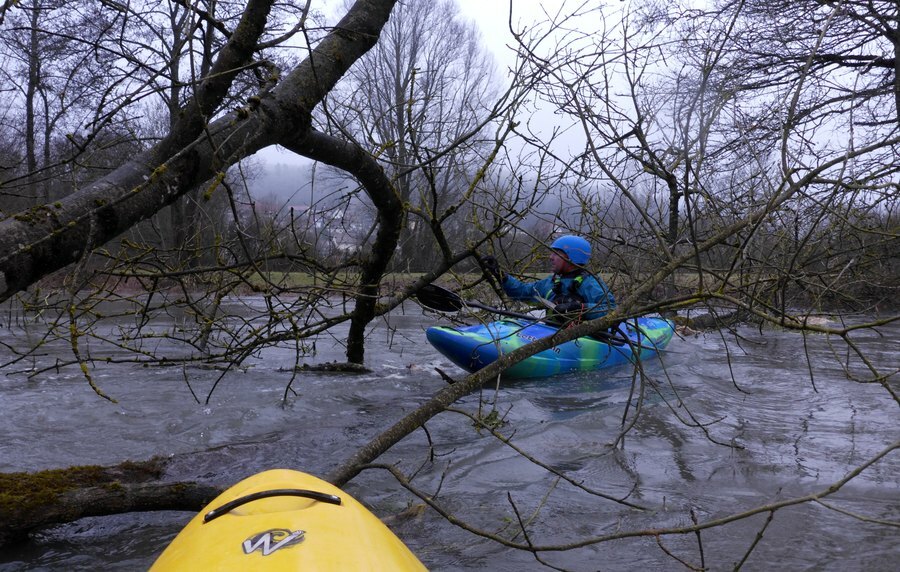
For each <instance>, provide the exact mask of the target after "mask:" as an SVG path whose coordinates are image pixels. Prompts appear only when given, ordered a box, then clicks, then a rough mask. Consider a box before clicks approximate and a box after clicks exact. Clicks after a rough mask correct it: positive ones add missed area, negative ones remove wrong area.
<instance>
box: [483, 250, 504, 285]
mask: <svg viewBox="0 0 900 572" xmlns="http://www.w3.org/2000/svg"><path fill="white" fill-rule="evenodd" d="M481 265H482V266H483V267H484V270H485V272H487V273H488V274H490V275H491V276H493V277H494V279H495V280H496V281H497V283H498V284H503V280H505V279H506V275H505V274H504V273H503V271H502V270H500V265H499V264H498V263H497V259H496V258H494V257H493V256H490V255H488V256H484V257H482V259H481Z"/></svg>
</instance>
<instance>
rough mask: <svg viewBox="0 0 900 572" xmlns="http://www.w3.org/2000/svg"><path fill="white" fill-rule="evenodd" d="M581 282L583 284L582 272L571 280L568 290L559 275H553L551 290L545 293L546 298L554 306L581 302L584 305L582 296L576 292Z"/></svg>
mask: <svg viewBox="0 0 900 572" xmlns="http://www.w3.org/2000/svg"><path fill="white" fill-rule="evenodd" d="M582 282H584V272H579V273H578V275H577V276H575V277H574V278H572V281H571V282H569V287H568V288H566V287H565V284H564V283H563V277H562V276H560V275H559V274H554V275H553V288H552V289H551V290H550V291H549V292H547V296H546V297H547V299H548V300H550V301H551V302H553V303H554V304H565V303H566V302H581V303H582V304H584V302H585V300H584V296H582V295H581V294H580V293H579V292H578V290H579V289H580V288H581V283H582Z"/></svg>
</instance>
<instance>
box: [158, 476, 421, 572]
mask: <svg viewBox="0 0 900 572" xmlns="http://www.w3.org/2000/svg"><path fill="white" fill-rule="evenodd" d="M425 569H426V568H425V566H423V565H422V563H421V562H420V561H419V559H418V558H416V556H415V555H414V554H413V553H412V552H411V551H410V550H409V548H407V547H406V545H405V544H403V542H402V541H401V540H400V539H399V538H397V536H396V535H395V534H394V533H393V532H391V531H390V529H388V527H387V526H385V525H384V523H382V522H381V521H380V520H378V518H377V517H376V516H375V515H374V514H372V513H371V512H370V511H369V510H368V509H366V508H365V507H364V506H363V505H361V504H360V503H359V502H358V501H357V500H356V499H354V498H353V497H351V496H350V495H348V494H346V493H344V492H343V491H341V490H340V489H338V488H337V487H335V486H333V485H331V484H329V483H327V482H325V481H323V480H321V479H319V478H317V477H314V476H312V475H308V474H306V473H301V472H299V471H292V470H288V469H274V470H270V471H264V472H262V473H257V474H256V475H253V476H251V477H249V478H247V479H244V480H243V481H241V482H239V483H237V484H236V485H234V486H233V487H231V488H229V489H228V490H226V491H225V492H223V493H222V494H221V495H219V496H218V497H216V499H215V500H213V501H212V502H211V503H210V504H209V506H207V507H206V509H205V510H204V511H203V512H202V513H200V514H198V515H197V516H195V517H194V518H193V519H192V520H191V521H190V522H189V523H188V524H187V525H186V526H185V527H184V529H183V530H182V531H181V532H180V533H179V534H178V536H176V537H175V539H174V540H173V541H172V542H171V543H170V544H169V546H168V547H167V548H166V549H165V551H163V553H162V554H161V555H160V556H159V558H158V559H157V560H156V562H155V563H154V564H153V566H152V567H151V571H152V572H167V571H172V570H191V571H196V570H204V571H206V570H398V571H401V570H425Z"/></svg>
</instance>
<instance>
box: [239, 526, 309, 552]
mask: <svg viewBox="0 0 900 572" xmlns="http://www.w3.org/2000/svg"><path fill="white" fill-rule="evenodd" d="M304 534H305V531H303V530H295V531H293V532H291V531H290V530H286V529H284V528H275V529H272V530H267V531H266V532H260V533H259V534H255V535H253V536H251V537H250V538H248V539H247V540H245V541H244V545H243V546H244V554H250V553H251V552H254V551H256V550H259V551H260V552H262V555H263V556H268V555H269V554H272V553H273V552H275V551H276V550H279V549H281V548H286V547H288V546H293V545H295V544H300V543H301V542H303V535H304Z"/></svg>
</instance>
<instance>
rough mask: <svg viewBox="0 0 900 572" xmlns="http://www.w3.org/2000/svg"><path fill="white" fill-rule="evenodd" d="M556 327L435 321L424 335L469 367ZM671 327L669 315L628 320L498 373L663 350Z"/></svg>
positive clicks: (570, 367) (543, 370) (530, 373)
mask: <svg viewBox="0 0 900 572" xmlns="http://www.w3.org/2000/svg"><path fill="white" fill-rule="evenodd" d="M557 331H558V328H555V327H553V326H551V325H549V324H545V323H543V322H533V321H526V320H521V319H508V320H500V321H497V322H489V323H486V324H477V325H474V326H462V327H444V326H435V327H432V328H428V330H427V332H426V333H425V335H426V337H427V338H428V341H429V342H430V343H431V345H433V346H434V347H435V348H436V349H437V350H438V351H439V352H441V353H442V354H444V355H445V356H447V357H448V358H449V359H450V361H452V362H453V363H455V364H456V365H458V366H459V367H461V368H463V369H464V370H466V371H469V372H474V371H478V370H479V369H481V368H483V367H485V366H486V365H488V364H490V363H493V362H495V361H496V360H497V359H498V358H499V357H500V356H502V355H505V354H508V353H511V352H512V351H514V350H517V349H519V348H520V347H522V346H524V345H526V344H528V343H530V342H533V341H536V340H539V339H541V338H546V337H547V336H551V335H553V334H555V333H556V332H557ZM674 332H675V325H674V324H673V323H672V322H671V321H670V320H665V319H662V318H637V319H630V320H628V321H627V322H623V323H621V324H619V326H618V328H616V329H615V330H613V331H612V332H608V333H604V334H603V335H602V336H598V337H584V338H577V339H575V340H572V341H569V342H565V343H562V344H559V345H558V346H553V347H552V348H550V349H547V350H544V351H542V352H540V353H537V354H535V355H533V356H531V357H528V358H526V359H524V360H522V361H520V362H519V363H517V364H515V365H513V366H512V367H510V368H509V369H507V370H506V371H505V372H503V377H504V378H507V379H516V378H525V377H548V376H551V375H558V374H562V373H571V372H578V371H594V370H598V369H603V368H608V367H614V366H617V365H624V364H629V363H635V362H636V361H637V360H644V359H647V358H650V357H652V356H655V355H656V354H657V353H658V352H659V351H660V350H662V349H664V348H665V347H666V345H667V344H668V343H669V340H671V339H672V335H673V334H674Z"/></svg>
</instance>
